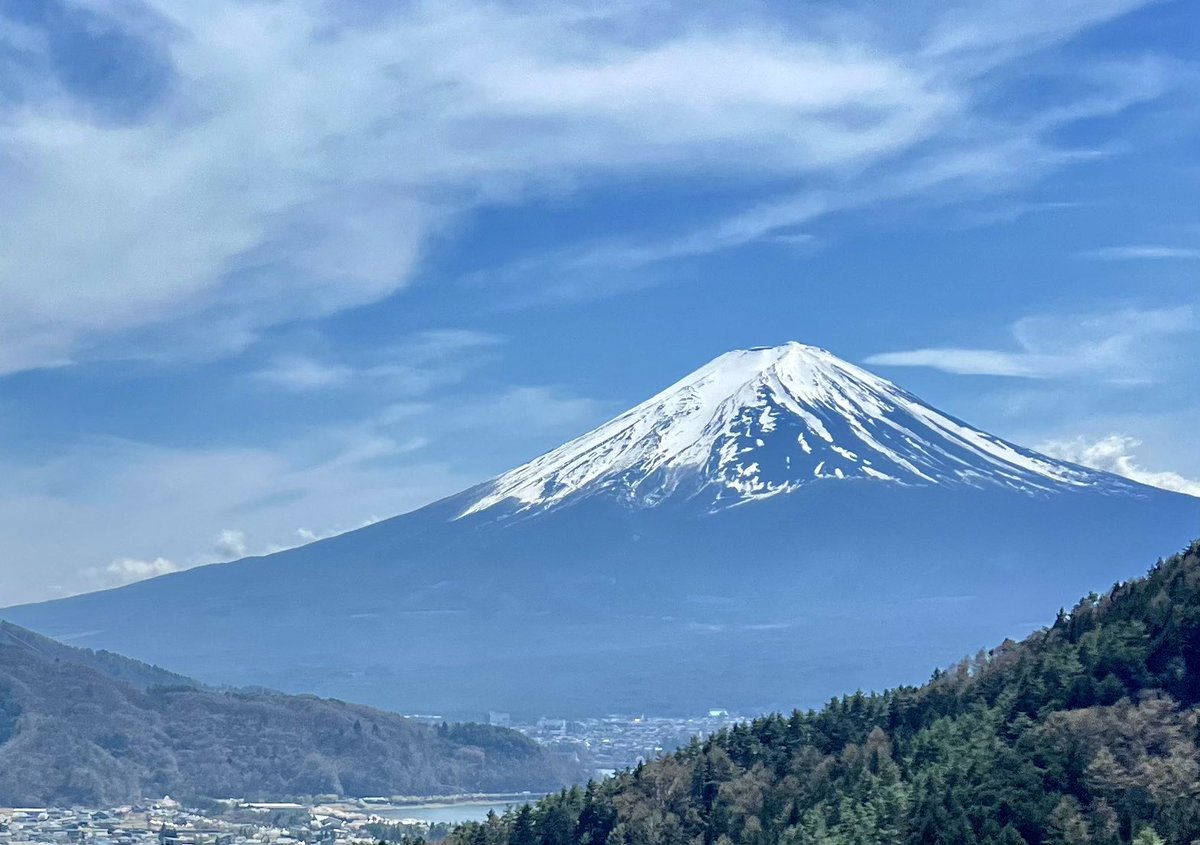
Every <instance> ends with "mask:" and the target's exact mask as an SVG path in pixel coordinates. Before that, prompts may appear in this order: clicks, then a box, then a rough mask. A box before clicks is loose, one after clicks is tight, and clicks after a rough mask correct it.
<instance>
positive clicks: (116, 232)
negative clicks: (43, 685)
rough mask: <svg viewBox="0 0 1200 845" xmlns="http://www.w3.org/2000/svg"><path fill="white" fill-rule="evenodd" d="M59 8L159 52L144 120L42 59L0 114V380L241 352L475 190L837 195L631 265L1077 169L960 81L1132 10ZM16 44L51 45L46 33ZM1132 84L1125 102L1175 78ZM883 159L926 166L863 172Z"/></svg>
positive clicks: (405, 259) (417, 245)
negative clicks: (930, 196) (699, 186)
mask: <svg viewBox="0 0 1200 845" xmlns="http://www.w3.org/2000/svg"><path fill="white" fill-rule="evenodd" d="M78 2H81V3H83V4H84V5H85V6H87V7H88V8H89V9H91V10H92V12H93V13H94V14H96V15H98V16H101V17H103V16H113V20H114V21H119V22H120V24H121V25H124V26H127V27H129V28H130V29H131V30H133V31H134V32H136V33H137V35H138V37H141V38H143V39H146V40H147V41H148V42H150V44H151V47H152V49H153V50H155V51H157V52H158V53H161V54H162V56H163V57H164V58H165V60H166V61H167V62H169V66H170V79H169V84H167V85H166V86H164V90H163V93H162V95H161V100H160V101H157V102H152V103H148V104H145V107H144V108H142V109H141V110H140V112H139V114H138V116H137V120H136V121H135V120H115V119H109V120H103V119H98V118H97V117H96V113H95V108H93V107H91V106H90V105H88V104H81V103H80V102H79V101H78V100H77V99H76V98H73V97H72V96H71V95H70V94H69V93H68V92H67V91H65V90H64V89H61V88H56V87H54V86H53V84H51V83H50V82H48V81H47V80H51V79H53V75H52V74H51V73H48V72H39V73H32V74H29V77H30V79H32V80H34V81H33V82H29V81H26V84H28V85H30V86H33V88H34V90H33V91H32V92H31V96H28V97H25V98H17V99H16V100H14V101H13V103H15V104H8V105H5V106H3V107H0V109H2V110H0V119H2V120H3V122H4V125H5V132H4V136H3V139H2V140H0V168H3V169H2V170H0V175H2V176H3V177H4V180H5V192H4V196H3V198H0V300H3V301H4V303H5V308H4V310H3V311H2V312H0V372H6V371H8V372H11V371H15V370H20V369H25V368H31V367H39V366H53V365H61V364H63V363H67V362H70V361H72V360H75V359H79V358H86V357H89V356H94V355H98V354H105V353H106V351H107V352H108V353H109V354H118V352H119V354H122V355H128V354H134V353H135V352H136V353H138V354H184V353H189V354H197V352H198V351H204V352H206V353H207V354H213V353H214V352H216V353H219V352H221V351H225V350H230V349H238V348H242V347H244V346H245V345H246V344H247V343H249V342H250V341H251V340H252V339H253V338H254V337H255V334H256V332H258V331H259V330H260V329H261V328H262V327H263V326H267V325H271V324H275V323H278V322H281V321H287V320H292V319H296V318H304V317H314V316H321V315H326V314H330V313H332V312H336V311H338V310H341V309H345V308H348V307H352V306H356V305H361V304H364V303H368V302H372V301H376V300H378V299H380V298H382V297H384V296H387V295H389V294H391V293H392V292H394V291H396V290H397V289H399V288H400V287H403V286H404V285H405V284H407V283H408V281H409V280H410V279H411V277H412V274H413V272H414V268H415V267H416V266H417V264H418V262H419V261H420V258H421V254H422V251H423V249H424V246H425V244H426V243H427V242H428V241H429V239H430V237H431V236H433V235H436V234H439V233H442V232H444V231H445V230H446V229H447V227H448V226H451V225H453V224H454V223H455V221H457V220H458V219H460V218H461V216H462V215H463V214H464V213H467V212H469V211H470V210H471V209H473V208H475V207H477V206H479V205H480V204H482V203H493V204H494V203H503V202H515V201H519V200H520V199H521V198H523V197H525V196H526V195H528V194H530V193H548V192H564V191H570V190H573V189H574V188H575V186H577V185H580V184H583V183H587V182H588V181H591V180H597V179H611V177H612V176H614V175H621V174H635V175H636V174H643V173H654V174H658V175H670V174H679V173H682V172H686V173H688V174H690V175H692V176H693V177H694V176H696V175H698V174H702V175H704V176H705V177H706V178H707V177H712V178H716V179H724V180H734V179H738V178H740V177H744V176H746V175H750V176H753V177H755V178H756V179H772V178H774V179H778V180H781V181H784V182H787V183H791V184H795V183H796V181H797V180H799V179H801V178H804V179H809V180H815V181H816V182H818V183H820V185H821V186H822V187H821V191H828V192H829V194H830V196H829V198H828V200H827V201H821V200H820V199H819V197H820V196H822V194H818V195H817V196H818V201H817V202H816V205H817V206H818V208H817V211H815V212H813V211H805V209H809V208H810V207H811V206H812V205H813V200H811V199H805V200H803V201H800V202H799V206H797V201H795V200H788V201H787V202H783V203H772V204H768V206H766V207H765V208H764V209H763V210H762V211H754V212H752V213H750V214H749V215H747V216H746V217H747V219H745V220H736V221H730V222H727V223H723V224H719V225H715V226H714V227H712V231H711V232H706V233H700V234H698V235H697V236H695V237H690V238H689V237H687V236H682V237H677V238H674V239H671V240H673V243H672V242H668V243H667V244H666V245H665V246H658V247H655V246H654V245H653V244H651V245H650V246H646V247H642V249H643V250H648V253H647V255H646V256H643V258H649V259H655V258H656V257H658V258H661V257H672V256H676V255H684V254H688V253H690V252H694V251H695V250H697V249H707V250H711V249H715V248H726V247H728V246H729V245H734V244H737V243H739V242H745V241H747V240H748V239H753V238H756V237H761V236H763V235H771V234H772V233H777V232H778V230H779V229H780V227H782V226H786V225H791V224H795V223H796V222H798V221H802V220H803V219H805V216H806V214H813V213H823V212H822V211H821V209H825V208H830V209H836V208H846V207H853V206H855V205H859V204H862V203H866V202H871V201H873V200H872V197H874V196H876V195H878V196H887V195H889V193H891V194H894V193H896V192H900V193H907V192H912V191H922V190H941V189H943V188H944V187H945V186H946V185H947V184H948V183H950V182H954V183H959V184H961V183H970V184H978V183H980V182H987V183H988V184H989V185H993V186H994V185H995V184H996V183H997V182H1001V181H1004V180H1005V179H1011V178H1015V176H1016V175H1017V174H1020V175H1023V176H1027V175H1028V174H1030V173H1034V172H1037V171H1038V170H1040V169H1044V168H1046V167H1048V166H1055V164H1056V163H1062V162H1063V161H1065V160H1068V159H1069V156H1066V157H1064V156H1063V155H1062V154H1060V153H1059V152H1058V151H1056V150H1054V149H1048V148H1047V147H1046V145H1045V144H1044V143H1043V142H1042V141H1041V139H1040V135H1041V133H1044V132H1045V131H1048V130H1050V129H1053V128H1055V127H1056V126H1057V125H1061V123H1062V122H1063V121H1065V120H1070V119H1073V118H1072V117H1071V116H1069V115H1066V114H1060V115H1058V116H1057V117H1048V118H1047V119H1046V121H1044V122H1043V124H1038V123H1037V121H1034V120H1031V119H1029V118H1028V116H1026V118H1024V119H1022V120H1020V121H1018V124H1019V125H1016V126H1010V127H1008V128H1007V129H1004V128H1003V127H1001V128H1000V130H999V132H998V134H997V133H996V132H994V131H993V130H994V129H995V128H996V125H995V121H993V120H986V119H983V118H984V116H983V113H982V110H985V107H984V106H982V105H980V101H981V100H982V99H983V97H982V94H981V92H977V91H976V90H975V86H976V79H977V77H978V76H979V74H980V73H982V72H983V71H984V70H986V69H988V68H994V67H995V66H997V63H1000V62H1004V61H1008V60H1010V59H1011V58H1012V57H1013V56H1016V55H1020V54H1021V53H1022V52H1028V51H1030V50H1034V49H1038V48H1040V47H1043V46H1045V45H1046V44H1048V43H1051V42H1053V41H1055V40H1060V39H1062V38H1066V37H1069V36H1070V35H1071V34H1073V33H1075V32H1077V31H1078V30H1079V29H1081V28H1082V27H1086V26H1088V25H1091V24H1094V23H1096V22H1098V21H1102V20H1106V19H1109V18H1111V17H1113V16H1115V15H1118V14H1120V13H1122V12H1123V11H1125V10H1127V9H1128V8H1130V7H1131V6H1132V5H1134V4H1133V3H1129V2H1104V3H1099V4H1095V3H1088V4H1083V3H1077V2H1071V3H1066V4H1054V8H1052V9H1051V8H1048V7H1045V5H1044V4H1041V5H1038V6H1037V7H1036V8H1035V7H1033V6H1031V5H1030V4H1029V3H1028V2H1027V0H1019V2H1018V0H1009V2H1006V3H999V4H991V5H989V6H988V7H987V10H986V11H985V12H983V11H980V7H978V5H977V4H963V5H961V6H956V7H954V8H953V9H952V10H951V11H950V12H949V13H947V14H946V15H945V16H943V17H939V18H933V19H928V20H917V21H915V22H907V21H906V23H907V24H908V25H909V26H913V27H916V28H917V29H918V30H920V31H921V33H922V34H921V36H920V37H919V38H917V39H916V40H915V41H914V40H913V39H909V40H908V42H907V43H906V42H905V41H904V39H903V38H900V37H895V38H889V37H887V36H886V34H887V33H888V29H889V28H888V27H881V26H879V25H878V23H879V22H878V21H872V20H870V19H869V18H864V19H851V18H849V17H848V16H843V17H841V18H839V19H837V21H833V22H831V21H830V20H825V19H824V17H823V15H822V13H820V12H818V11H817V10H815V9H810V10H808V12H807V15H808V16H809V17H808V19H807V20H806V25H805V29H804V31H803V32H800V31H798V30H791V29H789V28H788V27H787V26H786V25H784V24H783V23H782V22H779V21H769V20H765V19H763V18H761V17H753V18H746V19H744V20H740V21H738V22H737V25H736V26H731V25H729V22H728V17H727V16H725V17H722V16H718V15H710V14H708V10H705V9H700V8H697V9H694V10H691V11H684V12H678V11H676V12H671V13H670V14H665V13H663V11H662V10H661V9H660V8H658V7H657V6H652V5H648V4H645V3H639V2H633V3H628V4H619V5H617V6H615V7H614V6H604V7H595V8H596V9H597V10H595V11H593V10H592V7H589V6H587V5H586V4H534V5H532V6H524V7H519V8H518V7H514V6H506V5H500V4H475V3H469V2H465V0H449V2H441V3H415V4H401V5H398V6H391V5H389V6H387V7H386V8H384V9H382V10H379V11H377V12H371V13H368V12H366V11H364V10H353V9H351V8H350V7H347V6H345V5H344V4H324V3H318V2H308V0H294V1H293V2H288V3H240V2H234V0H212V2H206V3H203V4H197V3H194V2H191V0H146V2H145V3H144V4H138V5H136V6H132V5H131V6H128V7H123V6H113V5H112V4H107V3H98V2H92V0H78ZM918 13H919V12H918ZM918 13H914V14H918ZM864 14H865V13H864ZM356 16H357V17H356ZM648 16H654V19H655V26H654V27H652V28H647V27H643V26H637V25H634V24H636V23H637V22H639V21H643V20H644V19H645V18H646V17H648ZM722 19H723V20H724V21H725V23H724V25H723V26H722V25H721V24H719V23H714V21H719V20H722ZM835 23H836V24H837V25H836V26H835V25H834V24H835ZM108 25H117V24H115V23H113V22H111V21H110V23H109V24H108ZM647 32H653V33H655V34H654V36H652V37H650V36H647V35H645V33H647ZM631 33H642V34H641V35H639V36H636V37H635V36H634V35H632V34H631ZM866 33H874V34H873V35H867V34H866ZM14 37H18V36H14ZM19 40H20V41H21V42H22V43H23V44H26V45H27V50H26V52H28V53H30V54H33V55H37V54H38V53H39V52H40V53H43V54H46V55H49V52H50V51H49V48H48V47H47V46H46V45H45V44H44V43H42V41H44V38H41V37H40V36H39V33H38V32H37V31H36V30H33V29H31V28H26V29H25V30H22V31H21V32H20V33H19ZM968 59H969V61H968ZM46 62H47V63H49V62H50V59H46ZM1143 82H1144V84H1139V86H1136V90H1135V91H1134V92H1132V93H1129V92H1125V94H1124V95H1123V96H1125V100H1121V102H1125V101H1128V100H1130V99H1132V100H1135V101H1140V100H1144V99H1148V98H1153V97H1155V96H1158V95H1159V94H1161V93H1162V90H1163V85H1164V84H1166V83H1164V82H1163V81H1162V80H1158V81H1155V80H1144V81H1143ZM988 90H991V88H990V87H989V88H988ZM129 95H130V96H134V92H130V94H129ZM1118 99H1120V98H1118ZM6 102H7V101H6ZM1096 108H1098V107H1097V106H1089V107H1087V108H1084V109H1083V112H1084V113H1094V111H1095V109H1096ZM931 144H932V145H935V147H934V148H933V149H930V148H929V147H930V145H931ZM900 156H910V157H911V156H915V157H916V159H918V161H917V162H916V164H910V165H908V166H906V167H905V168H901V171H902V172H901V173H900V175H899V176H892V175H890V174H887V173H880V172H879V171H878V168H880V167H881V166H884V165H890V164H891V163H893V162H895V161H896V159H897V157H900ZM12 162H20V168H19V170H17V169H14V166H13V165H12V164H11V163H12ZM881 183H882V184H886V185H888V187H887V189H886V190H883V191H875V190H873V189H871V188H870V186H872V185H877V184H881ZM710 236H711V237H714V238H716V241H713V242H710V241H709V240H708V238H709V237H710ZM637 257H638V256H636V255H635V256H634V258H637ZM201 325H202V326H203V327H204V328H203V330H199V329H198V328H196V327H197V326H201ZM114 346H115V349H116V351H114ZM277 376H278V378H279V379H280V382H281V383H287V384H291V385H293V386H294V387H295V388H297V389H303V388H305V387H307V386H310V385H315V386H322V385H328V384H334V383H336V382H337V381H338V380H339V379H341V378H342V377H343V376H344V374H343V373H342V371H341V370H340V369H338V368H337V367H336V366H335V367H332V368H321V367H319V366H318V367H313V366H307V365H306V364H305V363H304V362H299V361H294V360H293V361H288V360H284V361H281V362H280V364H279V367H278V368H277Z"/></svg>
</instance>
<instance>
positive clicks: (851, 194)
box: [0, 0, 1200, 604]
mask: <svg viewBox="0 0 1200 845" xmlns="http://www.w3.org/2000/svg"><path fill="white" fill-rule="evenodd" d="M593 5H594V4H578V5H576V4H572V3H566V2H556V3H545V4H540V3H505V2H497V3H486V4H485V3H475V2H467V0H448V2H438V3H420V2H411V3H409V2H406V3H390V2H388V3H384V2H371V0H359V2H340V3H334V2H317V0H312V2H307V1H305V0H294V2H264V1H263V0H245V2H242V0H210V2H206V3H202V4H197V3H193V2H189V1H188V0H146V1H145V2H140V1H139V0H106V1H103V0H16V2H9V3H6V4H5V5H4V6H3V7H2V11H0V127H2V128H0V188H2V190H0V536H2V537H3V538H4V544H5V548H4V554H3V558H4V563H3V564H2V565H3V566H4V567H5V570H4V575H5V577H4V579H3V586H2V587H0V604H8V603H13V602H18V601H26V600H33V599H40V598H46V597H50V596H54V595H62V594H67V593H73V592H78V591H81V590H88V589H96V588H100V587H105V586H112V585H115V584H119V583H123V582H125V581H128V580H132V579H136V578H138V577H145V576H147V575H151V574H156V573H159V572H165V571H170V570H171V569H174V568H179V567H186V566H193V565H197V564H200V563H206V562H212V561H215V560H222V559H229V558H231V557H237V556H240V555H243V554H247V553H262V552H265V551H269V550H271V549H276V548H281V547H285V546H288V545H294V544H296V543H298V542H302V541H304V540H306V539H310V538H311V537H314V536H321V535H324V534H327V533H330V532H335V531H340V530H346V529H349V528H353V527H355V526H357V525H361V524H363V523H365V522H367V521H370V520H373V519H377V518H380V517H385V516H388V515H392V514H395V513H398V512H402V511H405V510H408V509H411V508H413V507H415V506H418V505H420V504H422V503H424V502H427V501H430V500H432V499H434V498H437V497H439V496H441V495H444V494H448V493H451V492H454V491H456V490H458V489H461V488H462V487H464V486H466V485H468V484H470V483H473V482H475V481H478V480H481V479H483V478H486V477H488V476H489V475H492V474H494V473H496V472H499V471H501V470H503V469H506V468H509V467H511V466H513V465H515V464H517V463H520V462H522V461H523V460H525V459H527V458H529V457H531V456H533V455H534V454H536V453H538V452H540V451H542V450H545V449H546V448H549V447H551V446H553V445H556V444H557V443H559V442H561V441H562V440H563V439H565V438H567V437H569V436H571V435H574V434H578V433H580V432H582V431H584V430H586V429H588V428H589V427H591V426H592V425H594V424H596V423H598V422H600V421H602V420H603V419H605V418H607V417H608V416H609V415H611V414H612V413H614V412H616V411H619V410H622V409H623V408H625V407H627V406H629V405H631V404H633V403H634V402H637V401H639V400H641V399H643V398H645V397H646V396H647V395H649V394H650V393H652V392H654V391H656V390H658V389H660V388H662V387H664V386H665V385H666V384H668V383H670V382H671V381H673V380H675V379H676V378H678V377H680V376H682V375H683V374H685V373H686V372H688V371H690V370H691V369H694V368H695V367H697V366H699V365H700V364H702V363H704V362H705V361H707V360H709V359H711V358H712V357H715V356H716V355H718V354H720V353H721V352H724V351H726V350H728V349H731V348H736V347H745V346H753V345H763V344H774V343H779V342H783V341H785V340H789V339H797V340H802V341H805V342H808V343H814V344H818V345H821V346H825V347H827V348H829V349H831V350H833V351H834V352H835V353H837V354H839V355H841V356H842V357H844V358H847V359H849V360H852V361H855V362H859V363H863V364H865V365H866V366H868V367H869V368H871V369H873V370H875V371H876V372H879V373H881V374H883V375H885V376H887V377H889V378H891V379H893V380H894V381H897V382H898V383H900V384H902V385H904V386H906V387H908V388H910V389H912V390H914V391H915V392H917V393H918V394H920V395H921V396H923V397H924V398H926V399H927V400H928V401H931V402H933V403H934V404H935V405H937V406H939V407H941V408H943V409H944V410H946V411H948V412H950V413H953V414H955V415H957V416H960V417H963V418H965V419H967V420H969V421H971V422H973V423H975V424H976V425H980V426H982V427H984V428H987V429H989V430H991V431H993V432H995V433H997V434H1000V435H1003V436H1006V437H1009V438H1011V439H1015V440H1017V441H1019V442H1022V443H1025V444H1028V445H1034V446H1040V447H1042V448H1045V449H1047V450H1049V451H1053V452H1055V453H1056V454H1059V455H1063V456H1066V457H1070V458H1072V459H1075V460H1080V461H1086V462H1088V463H1091V464H1093V465H1096V466H1100V467H1102V468H1106V469H1113V470H1117V471H1121V472H1124V473H1125V474H1128V475H1131V476H1133V477H1137V478H1141V479H1144V480H1148V481H1151V482H1153V483H1158V484H1161V485H1164V486H1168V487H1174V488H1177V489H1183V490H1189V491H1192V492H1197V493H1200V483H1197V482H1196V481H1195V480H1194V479H1196V478H1200V448H1198V447H1197V437H1196V434H1195V428H1196V425H1195V420H1196V419H1197V416H1198V415H1197V412H1198V411H1200V398H1198V397H1200V343H1198V340H1200V337H1198V330H1197V317H1198V316H1200V204H1198V202H1197V197H1200V156H1198V155H1197V152H1196V144H1195V139H1196V137H1197V133H1198V130H1200V63H1198V59H1200V56H1198V55H1197V52H1198V48H1197V43H1196V39H1195V36H1194V33H1195V32H1197V31H1200V7H1198V6H1197V5H1196V4H1195V3H1192V2H1187V0H1180V2H1156V3H1145V2H1138V0H1095V2H1083V0H1064V2H1060V3H1044V2H1032V0H998V1H997V2H994V3H989V4H978V3H974V2H967V3H946V2H942V3H923V2H915V3H910V4H905V5H904V6H903V12H900V11H898V10H899V9H900V7H898V6H893V5H889V6H888V7H887V9H886V10H884V9H883V8H882V7H880V6H879V4H869V3H836V2H808V3H803V2H791V3H774V2H759V3H747V4H735V6H733V7H731V6H730V5H729V4H711V5H709V4H704V3H698V4H696V3H693V4H672V3H660V2H639V0H622V2H617V3H614V4H605V5H604V7H603V11H596V10H595V9H594V8H591V6H593ZM1165 551H1169V550H1164V552H1165Z"/></svg>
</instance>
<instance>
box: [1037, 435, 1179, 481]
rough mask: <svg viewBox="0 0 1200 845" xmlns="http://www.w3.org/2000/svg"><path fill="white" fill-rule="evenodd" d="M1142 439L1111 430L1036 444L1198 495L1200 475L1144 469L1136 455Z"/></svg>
mask: <svg viewBox="0 0 1200 845" xmlns="http://www.w3.org/2000/svg"><path fill="white" fill-rule="evenodd" d="M1141 445H1142V442H1141V441H1140V440H1138V439H1137V438H1135V437H1130V436H1129V435H1127V434H1110V435H1108V436H1106V437H1102V438H1100V439H1098V440H1089V439H1087V438H1084V437H1076V438H1074V439H1071V440H1048V441H1046V442H1044V443H1040V444H1038V445H1037V446H1036V447H1035V448H1036V449H1037V450H1038V451H1039V452H1044V453H1045V454H1047V455H1051V456H1053V457H1056V458H1061V459H1062V460H1066V461H1071V462H1073V463H1077V464H1082V465H1083V466H1086V467H1091V468H1092V469H1099V470H1104V471H1105V472H1112V473H1116V474H1117V475H1122V476H1124V477H1125V478H1128V479H1130V480H1132V481H1137V482H1140V483H1142V484H1148V485H1150V486H1151V487H1161V488H1162V489H1164V490H1173V491H1174V492H1176V493H1187V494H1188V495H1190V496H1200V479H1195V478H1185V477H1184V476H1182V475H1180V474H1179V473H1177V472H1156V471H1153V470H1147V469H1144V468H1143V467H1142V466H1141V465H1140V464H1139V462H1138V458H1137V455H1136V452H1137V449H1138V447H1140V446H1141Z"/></svg>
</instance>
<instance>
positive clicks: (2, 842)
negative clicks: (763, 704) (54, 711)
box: [0, 709, 743, 845]
mask: <svg viewBox="0 0 1200 845" xmlns="http://www.w3.org/2000/svg"><path fill="white" fill-rule="evenodd" d="M414 718H418V719H421V720H426V721H433V720H438V719H440V717H437V716H428V715H420V716H414ZM488 721H489V722H490V723H491V724H493V725H497V726H503V727H509V728H512V729H514V730H517V731H520V732H521V733H523V734H525V735H526V736H528V737H530V738H531V739H533V740H534V741H536V742H538V743H540V744H542V745H544V746H546V747H547V748H549V749H551V750H552V751H554V752H555V753H557V754H561V755H563V756H564V757H568V758H569V759H571V761H572V762H576V763H579V764H582V765H583V766H584V767H585V768H587V769H589V770H590V771H591V772H592V775H593V777H596V778H602V777H606V776H608V775H610V774H613V773H614V772H616V771H619V770H622V769H625V768H628V767H631V766H636V765H637V764H638V763H639V762H644V761H647V760H651V759H653V758H655V757H657V756H659V755H661V754H663V753H665V752H669V751H672V750H674V749H675V748H678V747H680V746H681V745H683V744H685V743H687V742H688V741H690V739H691V738H692V737H693V736H695V737H700V738H702V739H703V738H704V737H707V736H709V735H711V734H713V733H715V732H717V731H719V730H721V729H722V728H726V727H729V726H731V725H733V724H735V723H736V722H739V721H743V717H740V716H736V715H733V714H731V713H729V712H728V711H726V710H720V709H714V710H710V711H708V712H707V713H706V714H704V715H702V716H695V717H689V718H683V717H664V716H605V717H598V718H589V719H559V718H547V717H543V718H539V719H538V720H537V721H535V722H532V723H528V724H526V723H522V722H519V721H513V720H512V719H511V718H510V716H509V714H507V713H500V712H492V713H489V714H488ZM538 797H539V796H537V795H533V794H519V795H518V794H507V795H460V796H437V797H428V796H424V797H421V796H386V797H384V796H374V797H371V796H367V797H358V798H354V799H349V798H345V797H341V796H333V795H325V796H314V797H313V798H312V800H311V801H308V802H283V801H280V802H269V803H268V802H252V801H245V800H242V799H237V798H225V799H220V800H205V801H203V802H200V803H202V804H203V805H204V806H203V807H188V806H184V805H183V804H181V803H180V802H179V801H177V800H175V799H173V798H170V797H166V796H164V797H162V798H159V799H157V800H147V801H146V802H144V803H140V804H131V805H126V806H121V807H111V808H103V809H97V808H80V807H72V808H62V807H59V808H55V807H16V808H0V845H302V844H303V845H339V843H344V845H350V844H351V843H364V842H378V841H381V840H388V841H395V840H396V839H398V838H400V836H401V835H402V834H405V833H411V834H420V835H422V836H425V837H427V838H430V839H439V838H441V836H442V835H444V834H445V833H446V832H447V831H448V830H449V826H450V824H451V823H453V822H457V821H468V820H471V819H474V818H482V817H483V815H485V814H486V813H487V812H488V810H497V811H501V810H502V809H503V808H504V807H505V806H509V805H514V804H523V803H526V802H530V801H534V800H536V799H537V798H538Z"/></svg>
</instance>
